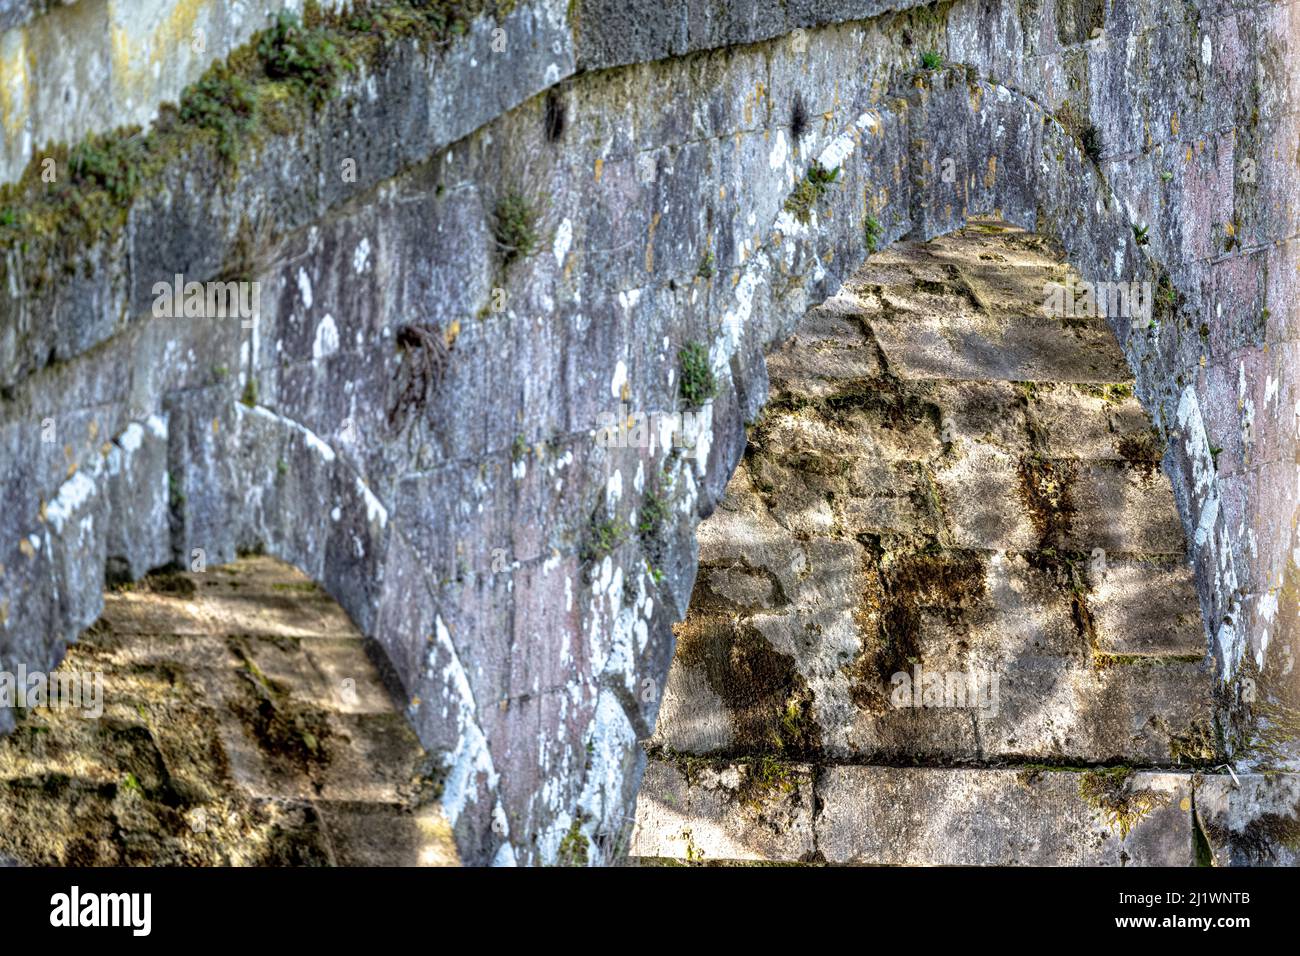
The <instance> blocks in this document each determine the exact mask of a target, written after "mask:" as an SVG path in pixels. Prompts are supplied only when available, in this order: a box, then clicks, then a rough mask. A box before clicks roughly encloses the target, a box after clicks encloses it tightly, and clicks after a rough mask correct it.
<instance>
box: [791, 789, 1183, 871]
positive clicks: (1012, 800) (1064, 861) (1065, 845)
mask: <svg viewBox="0 0 1300 956" xmlns="http://www.w3.org/2000/svg"><path fill="white" fill-rule="evenodd" d="M1087 778H1088V775H1087V774H1080V773H1068V772H1059V771H1058V772H1050V771H1049V772H1036V771H1032V770H1019V771H1018V770H1010V769H1007V770H991V769H952V770H949V769H939V768H934V769H930V768H909V767H831V768H827V769H826V770H825V771H824V772H823V774H822V775H821V777H820V778H819V780H818V784H817V796H818V800H819V802H820V805H821V808H822V810H821V813H820V814H819V815H818V818H817V848H818V850H820V851H821V853H822V854H823V856H824V857H825V858H826V860H827V862H829V863H853V864H872V865H881V866H909V865H931V866H933V865H948V866H975V865H1002V866H1189V865H1191V864H1192V863H1193V862H1194V856H1193V848H1192V826H1191V812H1190V811H1191V792H1192V786H1191V777H1190V776H1189V775H1186V774H1171V773H1146V772H1138V773H1135V774H1133V775H1132V776H1131V777H1130V778H1128V779H1127V780H1125V781H1124V783H1123V784H1121V785H1119V786H1116V787H1115V788H1114V791H1115V792H1114V793H1113V794H1104V795H1102V796H1099V797H1088V796H1086V795H1085V794H1086V793H1088V792H1089V790H1088V786H1087V782H1086V781H1087ZM1095 779H1097V780H1098V781H1101V782H1103V783H1104V782H1106V778H1104V777H1100V778H1095ZM1098 789H1104V788H1103V787H1099V788H1098ZM1126 831H1127V832H1126Z"/></svg>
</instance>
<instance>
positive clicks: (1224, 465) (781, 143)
mask: <svg viewBox="0 0 1300 956" xmlns="http://www.w3.org/2000/svg"><path fill="white" fill-rule="evenodd" d="M47 6H48V5H47V4H45V3H44V2H36V0H0V29H3V30H4V32H3V34H0V125H3V128H4V131H5V136H4V153H3V155H2V156H0V162H2V163H3V175H4V177H5V180H6V184H5V185H4V187H3V190H2V191H0V487H2V489H3V501H4V508H3V510H2V511H0V667H2V668H3V669H5V670H9V671H13V670H15V669H16V668H17V667H18V666H19V665H20V664H21V665H24V666H25V667H26V668H27V669H28V670H29V671H35V670H45V669H49V668H51V667H53V666H54V665H55V664H56V663H57V662H58V661H59V660H60V659H61V658H62V657H63V655H64V652H65V649H66V647H67V645H68V644H69V643H71V642H73V641H75V640H76V638H77V636H78V635H79V634H80V633H82V632H83V631H84V630H85V629H86V628H87V627H89V626H90V625H91V624H92V623H94V622H95V620H96V619H97V618H98V617H99V615H100V613H101V610H102V608H103V603H104V597H103V595H104V591H105V586H106V584H111V583H113V582H117V581H124V580H132V579H136V578H138V577H140V576H141V575H143V574H145V573H146V572H148V571H150V570H152V569H156V568H159V567H163V566H179V567H181V568H183V569H186V570H190V571H196V572H197V571H199V570H200V569H204V568H210V567H215V566H217V565H220V564H223V563H226V562H229V561H232V560H234V559H235V558H236V557H237V556H238V555H240V554H241V553H248V552H264V553H265V554H267V555H271V556H274V557H276V558H279V559H281V560H283V561H286V562H288V563H290V564H292V565H294V566H296V567H297V568H299V569H301V570H302V571H303V572H304V573H305V574H307V575H308V576H309V577H310V578H311V579H312V580H313V581H315V582H317V583H318V584H319V585H320V586H321V587H322V588H323V589H324V590H325V591H326V592H327V593H328V594H329V595H330V596H331V597H333V598H334V599H335V600H337V602H338V603H339V604H340V605H341V606H342V608H343V609H344V610H345V611H346V613H347V615H348V617H349V618H350V619H351V621H352V623H353V624H354V625H355V627H356V628H357V630H358V631H359V632H360V633H361V634H363V635H365V637H366V638H367V639H368V640H370V641H372V642H373V647H374V648H375V649H376V651H377V653H376V655H375V656H376V659H377V660H379V662H380V665H381V670H382V671H383V672H384V674H385V677H386V680H387V682H388V686H389V687H390V689H391V690H392V692H393V694H394V695H395V696H396V698H397V699H398V700H399V701H400V702H401V703H402V705H403V707H404V709H405V714H406V717H407V718H408V719H409V721H410V724H411V727H412V728H413V729H414V731H415V733H416V734H417V735H418V737H419V740H420V742H421V743H422V744H423V746H424V748H425V749H426V750H427V751H428V752H429V753H430V754H431V755H433V757H434V758H435V759H436V761H437V764H438V766H439V767H440V776H441V779H440V782H439V785H440V787H441V797H440V801H441V806H442V811H443V813H444V814H445V816H446V819H447V821H448V822H449V824H450V826H451V828H452V831H453V833H454V835H455V842H456V844H457V847H458V850H459V854H460V856H461V858H462V859H463V860H464V861H465V862H468V863H492V862H495V863H512V862H514V863H528V864H531V863H550V862H588V863H602V862H608V861H610V860H612V859H615V858H618V857H620V856H621V855H623V854H624V853H625V852H626V851H627V849H628V846H629V839H630V831H631V824H632V814H633V808H634V805H635V802H636V795H637V789H638V786H639V784H640V780H641V776H642V772H643V768H644V766H645V755H644V751H643V749H642V747H641V743H642V742H644V741H647V740H649V738H650V737H651V735H652V733H653V732H654V728H655V722H656V717H657V714H658V711H659V705H660V700H661V698H662V697H663V693H664V688H665V682H666V681H667V680H668V674H669V663H670V660H671V658H672V655H673V649H674V641H673V634H672V625H673V623H674V622H676V621H678V620H680V619H682V618H683V617H684V616H685V615H686V613H687V610H688V606H689V604H690V600H691V594H692V590H693V587H694V581H695V570H696V554H697V546H696V543H695V527H696V525H697V523H698V522H699V521H700V520H701V519H702V518H704V517H705V516H707V515H708V514H710V513H711V512H712V511H713V509H714V508H715V506H717V504H718V503H719V502H720V501H721V500H722V498H723V494H724V489H725V488H726V487H727V484H728V481H729V480H730V478H731V476H732V473H733V471H734V470H735V468H736V466H737V464H738V463H739V462H740V459H741V456H742V453H743V450H744V447H745V441H746V439H745V426H746V423H749V422H753V421H755V420H756V419H757V418H758V417H759V415H760V413H761V410H762V409H763V406H764V404H765V402H766V401H767V398H768V377H767V371H766V364H765V358H764V357H765V355H766V354H767V353H768V352H769V351H771V350H772V349H773V348H774V347H775V346H776V345H777V344H778V343H780V342H782V341H784V340H785V339H787V338H788V336H789V335H790V334H791V333H792V332H794V331H795V329H796V326H797V324H798V322H799V320H800V318H801V317H802V316H803V315H804V313H805V312H806V311H807V310H808V308H809V307H810V306H813V305H816V304H818V303H821V302H823V301H824V300H826V299H828V298H830V297H831V296H833V295H834V294H836V293H837V292H838V291H839V289H840V287H841V285H842V284H843V283H844V282H845V280H846V279H848V278H849V277H850V276H852V275H853V273H854V272H855V270H856V269H857V268H858V267H859V266H860V265H861V264H862V263H863V262H864V261H865V260H867V257H868V255H869V254H870V253H871V252H872V251H874V250H877V249H884V248H885V247H886V246H888V245H889V244H891V243H893V242H895V241H897V240H899V239H904V238H906V239H910V240H924V239H929V238H932V237H936V236H942V235H945V234H948V233H951V232H954V231H956V230H958V229H960V228H961V227H962V226H963V225H964V224H965V222H966V221H967V219H968V218H969V217H972V216H976V215H981V214H990V215H996V216H998V217H1000V220H1002V221H1005V222H1006V223H1009V224H1012V225H1014V226H1016V227H1019V228H1021V229H1025V230H1030V231H1033V232H1035V233H1037V234H1039V235H1040V236H1043V237H1049V238H1051V239H1053V240H1054V241H1055V242H1057V243H1058V244H1059V248H1060V254H1061V256H1063V258H1064V260H1065V261H1066V262H1068V263H1069V265H1070V266H1071V267H1072V268H1073V269H1074V270H1075V271H1076V272H1077V274H1078V275H1080V276H1081V277H1083V279H1086V280H1088V281H1089V282H1096V283H1102V282H1115V283H1124V284H1126V285H1127V284H1130V283H1139V284H1143V283H1146V284H1148V287H1149V289H1150V290H1152V296H1153V298H1152V301H1153V303H1154V308H1153V313H1152V315H1151V318H1150V320H1147V319H1145V318H1144V319H1143V320H1142V321H1140V322H1139V321H1134V320H1133V319H1132V317H1131V316H1126V315H1111V316H1109V326H1110V330H1111V332H1112V333H1113V335H1114V338H1115V341H1116V343H1117V349H1118V351H1117V352H1116V356H1122V358H1123V361H1124V363H1125V364H1126V365H1127V368H1128V370H1129V373H1130V374H1131V375H1132V377H1133V380H1134V389H1135V394H1136V397H1137V398H1138V399H1140V401H1141V404H1142V405H1143V406H1144V407H1145V408H1146V409H1147V410H1148V412H1149V413H1150V416H1151V419H1152V421H1153V423H1154V425H1155V428H1156V429H1157V431H1158V436H1159V438H1160V440H1161V442H1162V443H1163V444H1164V445H1165V447H1166V450H1165V452H1164V457H1163V459H1162V461H1161V468H1162V470H1163V472H1164V474H1165V475H1166V476H1167V478H1168V482H1169V487H1170V489H1171V500H1172V503H1173V508H1174V509H1176V513H1177V516H1178V521H1179V523H1180V524H1181V528H1182V531H1183V532H1184V534H1185V537H1186V542H1187V555H1188V558H1189V561H1190V565H1191V569H1192V571H1191V579H1190V584H1189V585H1188V588H1189V590H1188V591H1187V592H1186V593H1187V594H1188V595H1189V598H1188V599H1189V600H1190V594H1191V593H1193V592H1194V593H1195V595H1196V598H1197V601H1198V603H1199V605H1200V607H1199V610H1200V616H1201V620H1202V621H1203V624H1202V633H1201V635H1200V636H1201V638H1202V639H1203V645H1202V647H1203V650H1204V652H1205V655H1206V656H1207V657H1208V661H1209V663H1207V665H1206V667H1208V668H1210V669H1211V670H1212V678H1211V684H1212V687H1211V691H1208V692H1212V694H1213V701H1214V705H1213V715H1212V716H1213V722H1214V725H1215V726H1216V727H1217V728H1218V729H1219V735H1218V736H1219V737H1221V739H1222V744H1221V749H1222V756H1223V759H1224V761H1227V760H1229V759H1231V760H1235V761H1238V763H1237V766H1238V769H1246V768H1247V767H1248V766H1249V767H1254V766H1263V765H1267V766H1269V767H1271V768H1276V769H1287V768H1289V767H1290V766H1291V763H1290V761H1291V757H1290V751H1289V749H1288V746H1287V744H1288V741H1289V740H1290V738H1291V736H1292V735H1293V732H1294V729H1295V727H1296V725H1297V724H1296V720H1295V717H1294V715H1295V713H1296V711H1295V707H1296V706H1297V701H1296V688H1295V680H1294V678H1293V676H1292V666H1291V665H1292V652H1291V643H1292V642H1293V640H1294V637H1295V634H1296V621H1297V600H1296V598H1297V590H1296V588H1297V584H1296V581H1297V578H1296V575H1297V574H1298V573H1300V569H1298V568H1297V557H1296V556H1297V554H1298V553H1300V552H1298V551H1297V548H1298V546H1300V539H1298V538H1297V530H1296V520H1297V500H1300V496H1298V495H1297V466H1296V461H1297V409H1298V408H1300V395H1297V393H1296V388H1297V382H1296V379H1297V372H1296V370H1297V368H1300V362H1298V361H1297V331H1296V330H1297V311H1296V306H1295V302H1296V290H1297V284H1298V282H1300V277H1298V275H1297V269H1296V262H1297V257H1296V248H1297V247H1296V221H1295V217H1296V210H1295V207H1294V204H1293V201H1292V197H1293V196H1294V195H1295V193H1296V178H1297V167H1296V163H1297V159H1296V157H1297V148H1298V147H1300V142H1298V141H1297V126H1296V123H1295V116H1296V113H1295V108H1296V100H1297V95H1298V94H1300V91H1298V90H1297V88H1296V81H1295V79H1294V72H1293V71H1290V72H1289V71H1288V69H1287V65H1288V64H1289V63H1290V62H1291V61H1292V58H1293V56H1294V50H1293V48H1292V37H1293V36H1294V35H1295V33H1296V29H1297V13H1296V7H1295V5H1294V4H1280V3H1264V2H1248V3H1241V4H1238V5H1229V4H1223V3H1217V2H1213V0H1194V2H1188V3H1183V4H1176V5H1160V4H1153V3H1147V2H1143V0H1132V2H1130V0H1112V2H1103V0H1057V2H1054V3H1041V2H1036V0H1024V2H1019V3H994V2H988V0H954V2H945V3H937V4H928V5H926V4H921V3H911V2H906V0H900V2H897V3H888V2H882V0H836V2H831V3H823V2H817V3H814V2H794V0H786V2H775V0H773V2H767V0H750V2H729V0H717V2H708V3H692V2H689V0H669V2H662V0H656V2H653V3H650V2H641V0H634V2H626V0H564V2H561V0H509V2H506V0H496V2H493V0H435V2H431V3H417V2H415V0H405V2H403V0H392V2H373V3H368V4H357V5H356V9H351V8H349V9H347V10H343V9H341V5H340V8H339V9H335V8H334V7H333V6H331V5H329V4H324V5H321V6H316V5H314V4H309V5H307V6H306V8H305V9H304V8H302V7H301V6H300V5H299V4H297V3H289V4H279V3H272V4H268V6H270V7H272V8H274V9H276V10H279V9H280V7H282V6H283V7H284V10H282V11H280V15H278V16H277V17H276V18H275V19H273V21H272V22H271V23H270V24H268V23H267V22H266V21H265V20H263V19H262V13H261V9H262V5H261V4H259V5H257V7H256V8H253V7H252V6H250V5H246V4H242V3H232V4H226V3H215V2H205V0H194V2H186V3H173V4H144V3H140V2H131V0H79V2H76V3H71V4H68V5H64V6H59V7H53V8H51V9H48V10H47ZM298 14H301V18H300V17H299V16H298ZM190 283H200V284H201V285H199V286H189V284H190ZM207 283H221V285H220V286H219V287H215V286H212V287H210V286H208V285H202V284H207ZM227 283H234V284H235V285H233V286H227V285H226V284H227ZM241 284H243V285H241ZM187 286H188V288H187ZM241 291H242V292H252V293H255V295H250V296H248V297H247V299H246V301H248V302H249V304H250V306H252V305H253V303H254V302H255V303H256V307H255V308H252V307H250V308H249V309H247V310H244V311H241V310H240V309H239V308H238V307H237V303H239V302H240V299H239V293H240V292H241ZM228 293H234V297H233V298H228V297H227V294H228ZM223 304H224V305H225V306H226V307H225V308H221V306H222V305H223ZM177 305H179V306H180V308H177V307H176V306H177ZM169 306H170V308H169ZM214 312H219V313H221V314H220V315H214V314H213V313H214ZM231 313H234V314H231ZM864 360H865V359H864ZM1116 361H1118V358H1116ZM688 411H689V412H691V413H692V414H691V416H690V417H689V419H687V421H688V422H689V425H688V427H685V428H684V429H682V432H681V434H679V435H677V436H676V437H674V436H673V435H672V434H671V431H672V428H671V422H672V417H671V416H673V415H678V414H680V413H683V412H688ZM626 419H631V420H632V426H633V427H630V428H628V429H627V432H628V434H630V435H636V436H642V438H639V439H638V440H634V441H630V442H629V441H622V440H613V441H611V440H610V435H609V428H608V425H609V423H610V422H611V421H623V420H626ZM643 420H654V421H656V422H660V423H662V422H665V421H667V422H669V425H668V427H667V428H665V429H663V430H662V431H650V430H647V429H645V428H638V427H636V423H637V422H640V421H643ZM619 434H620V435H621V434H622V432H621V431H620V432H619ZM642 439H643V440H642ZM1185 610H1186V612H1187V613H1191V609H1185ZM12 722H13V714H12V713H11V712H10V711H8V710H4V711H0V729H7V728H8V727H9V726H10V725H11V724H12ZM1216 746H1218V744H1216ZM1261 755H1262V756H1261Z"/></svg>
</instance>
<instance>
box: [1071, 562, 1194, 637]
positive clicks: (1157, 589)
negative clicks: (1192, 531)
mask: <svg viewBox="0 0 1300 956" xmlns="http://www.w3.org/2000/svg"><path fill="white" fill-rule="evenodd" d="M1104 560H1105V569H1104V570H1102V569H1101V565H1100V564H1099V563H1098V564H1096V565H1094V567H1093V569H1092V570H1090V571H1089V575H1088V576H1089V580H1090V582H1091V588H1092V590H1091V592H1090V593H1089V595H1088V608H1089V610H1090V611H1091V612H1092V622H1093V629H1094V633H1095V634H1096V638H1097V649H1098V650H1099V651H1101V652H1103V653H1106V654H1118V655H1148V656H1153V657H1170V656H1192V657H1200V656H1201V655H1203V654H1205V652H1206V648H1207V638H1206V635H1205V628H1204V626H1203V625H1202V623H1201V615H1200V602H1199V601H1198V600H1197V597H1196V587H1195V583H1194V582H1193V580H1192V569H1191V568H1190V567H1188V565H1187V564H1186V563H1185V562H1183V561H1181V560H1179V559H1172V560H1170V559H1152V558H1137V559H1130V558H1121V557H1114V556H1107V557H1105V558H1104Z"/></svg>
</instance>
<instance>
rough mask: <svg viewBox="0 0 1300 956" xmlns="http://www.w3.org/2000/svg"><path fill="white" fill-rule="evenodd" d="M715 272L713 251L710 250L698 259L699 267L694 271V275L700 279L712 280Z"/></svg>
mask: <svg viewBox="0 0 1300 956" xmlns="http://www.w3.org/2000/svg"><path fill="white" fill-rule="evenodd" d="M716 271H717V270H716V268H715V265H714V259H713V250H711V249H710V250H709V251H708V252H705V253H704V255H703V256H702V257H701V258H700V267H699V268H698V269H696V270H695V274H696V275H697V276H699V277H700V278H701V279H712V278H713V274H714V272H716Z"/></svg>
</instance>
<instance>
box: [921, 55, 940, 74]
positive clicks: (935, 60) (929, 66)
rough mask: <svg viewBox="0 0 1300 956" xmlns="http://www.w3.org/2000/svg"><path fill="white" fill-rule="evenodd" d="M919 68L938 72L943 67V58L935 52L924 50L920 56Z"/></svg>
mask: <svg viewBox="0 0 1300 956" xmlns="http://www.w3.org/2000/svg"><path fill="white" fill-rule="evenodd" d="M921 67H922V69H926V70H938V69H941V68H942V67H943V56H942V55H941V54H940V53H939V51H937V50H926V51H925V52H924V53H922V54H921Z"/></svg>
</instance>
